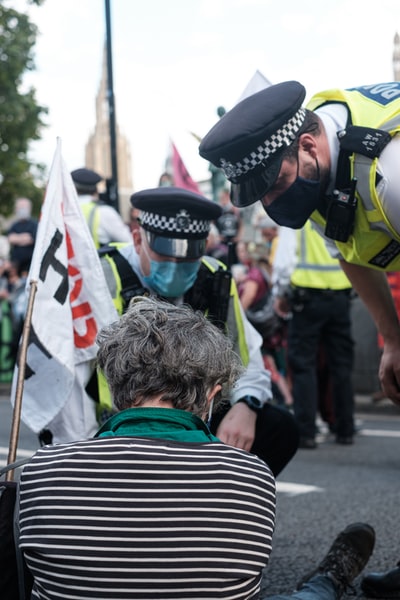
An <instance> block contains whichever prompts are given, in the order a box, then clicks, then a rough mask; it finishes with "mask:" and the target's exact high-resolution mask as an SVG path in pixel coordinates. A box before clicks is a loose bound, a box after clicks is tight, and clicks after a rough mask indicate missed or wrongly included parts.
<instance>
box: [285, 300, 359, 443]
mask: <svg viewBox="0 0 400 600" xmlns="http://www.w3.org/2000/svg"><path fill="white" fill-rule="evenodd" d="M350 304H351V300H350V294H349V291H347V290H343V291H331V290H326V291H325V290H324V291H320V290H308V291H305V293H304V295H303V297H302V302H301V303H299V304H297V305H295V306H294V308H293V317H292V319H291V320H290V322H289V328H288V364H289V370H290V375H291V378H292V394H293V401H294V414H295V417H296V419H297V422H298V425H299V429H300V436H301V437H306V438H314V437H315V434H316V426H315V419H316V413H317V407H318V383H317V364H318V358H317V356H318V349H319V346H320V343H322V345H323V347H324V350H325V353H326V358H327V362H328V367H329V373H330V377H331V384H332V400H333V409H334V416H335V426H336V432H337V434H338V435H342V436H351V435H353V433H354V422H353V415H354V397H353V387H352V370H353V357H354V343H353V339H352V334H351V318H350Z"/></svg>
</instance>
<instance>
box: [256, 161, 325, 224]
mask: <svg viewBox="0 0 400 600" xmlns="http://www.w3.org/2000/svg"><path fill="white" fill-rule="evenodd" d="M317 171H318V179H304V177H300V176H299V175H297V177H296V179H295V180H294V182H293V183H292V185H291V186H289V188H288V189H287V190H286V192H283V194H281V195H280V196H278V198H275V200H274V201H273V202H272V203H271V204H270V205H269V206H268V207H266V206H264V209H265V212H266V213H267V214H268V215H269V216H270V217H271V219H273V220H274V221H275V222H276V223H278V225H283V226H284V227H290V228H291V229H301V228H302V227H303V226H304V225H305V223H306V222H307V221H308V219H309V217H310V216H311V215H312V213H313V212H314V210H316V209H317V208H318V207H319V205H320V202H321V199H320V184H321V182H320V179H319V166H318V162H317Z"/></svg>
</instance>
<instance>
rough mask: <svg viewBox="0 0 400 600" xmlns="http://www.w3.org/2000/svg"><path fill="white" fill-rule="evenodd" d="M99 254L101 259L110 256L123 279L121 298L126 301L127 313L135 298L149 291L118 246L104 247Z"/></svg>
mask: <svg viewBox="0 0 400 600" xmlns="http://www.w3.org/2000/svg"><path fill="white" fill-rule="evenodd" d="M98 253H99V256H100V258H103V257H105V256H109V257H110V258H111V259H112V260H113V261H114V263H115V266H116V268H117V271H118V275H119V276H120V279H121V296H122V299H123V301H124V312H125V309H126V307H127V306H128V304H129V302H130V300H131V299H132V298H133V297H134V296H144V295H147V294H148V291H147V290H146V288H145V287H143V285H142V283H141V281H140V279H139V277H138V276H137V275H136V273H135V271H134V270H133V269H132V267H131V265H130V264H129V262H128V261H127V260H126V258H124V257H123V256H122V254H121V253H120V251H119V250H118V248H117V247H116V246H113V245H112V244H108V245H106V246H102V247H101V248H99V250H98Z"/></svg>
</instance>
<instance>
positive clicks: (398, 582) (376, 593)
mask: <svg viewBox="0 0 400 600" xmlns="http://www.w3.org/2000/svg"><path fill="white" fill-rule="evenodd" d="M361 589H362V591H363V592H364V594H365V595H366V596H370V597H371V598H400V562H398V563H397V567H395V568H394V569H391V570H390V571H386V572H385V573H368V575H366V576H365V577H364V578H363V580H362V581H361Z"/></svg>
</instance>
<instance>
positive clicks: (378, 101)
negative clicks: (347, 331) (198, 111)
mask: <svg viewBox="0 0 400 600" xmlns="http://www.w3.org/2000/svg"><path fill="white" fill-rule="evenodd" d="M305 93H306V91H305V88H304V86H302V85H301V84H300V83H299V82H297V81H286V82H283V83H279V84H277V85H273V86H270V87H268V88H266V89H264V90H262V91H260V92H258V93H256V94H253V95H252V96H249V97H248V98H246V99H244V100H243V101H241V102H239V103H238V104H237V105H236V106H234V107H233V108H232V110H231V111H229V112H227V113H226V114H225V115H224V116H223V117H222V118H221V119H220V121H218V122H217V123H216V124H215V125H214V127H213V128H212V129H211V130H210V131H209V132H208V133H207V135H205V136H204V137H203V139H202V142H201V144H200V148H199V152H200V155H201V156H202V157H203V158H205V159H207V160H208V161H210V162H212V163H213V164H214V165H216V166H218V167H221V168H222V169H223V171H224V173H225V175H226V177H227V179H228V180H229V181H230V182H231V183H232V202H233V204H234V205H236V206H242V207H243V206H248V205H250V204H253V203H254V202H256V201H258V200H260V201H261V203H262V204H263V206H264V208H265V210H266V212H267V213H268V214H269V215H270V217H271V218H272V219H274V221H276V222H277V223H278V224H280V225H284V226H286V227H291V228H293V229H300V228H301V227H303V226H304V224H305V222H306V221H307V220H308V219H309V218H310V219H311V220H312V221H313V222H314V224H315V226H316V227H317V229H318V230H319V231H320V233H322V234H323V235H324V236H325V237H326V239H327V240H328V241H329V242H330V245H331V248H332V256H333V257H334V258H338V259H339V260H340V261H341V266H342V268H343V270H344V271H345V273H346V275H347V277H348V278H349V279H350V281H351V283H352V285H353V287H354V289H355V290H356V291H357V292H358V294H359V295H360V297H361V298H362V300H363V301H364V303H365V304H366V306H367V308H368V309H369V311H370V313H371V315H372V317H373V319H374V321H375V323H376V326H377V328H378V330H379V331H380V333H381V335H382V337H383V339H384V341H385V346H384V351H383V355H382V359H381V364H380V369H379V375H380V380H381V384H382V388H383V390H384V392H385V394H386V395H387V396H388V397H389V398H391V399H392V400H393V401H394V402H395V403H397V404H400V326H399V319H398V315H397V313H396V310H395V307H394V303H393V300H392V296H391V293H390V289H389V286H388V283H387V278H386V274H385V272H386V271H398V270H399V269H400V202H399V194H400V169H399V161H400V83H399V82H388V83H380V84H372V85H364V86H359V87H354V88H350V89H346V90H342V89H331V90H327V91H323V92H319V93H317V94H315V95H314V96H313V97H312V98H311V100H310V101H309V102H308V104H307V106H306V107H303V106H302V105H303V101H304V98H305Z"/></svg>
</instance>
